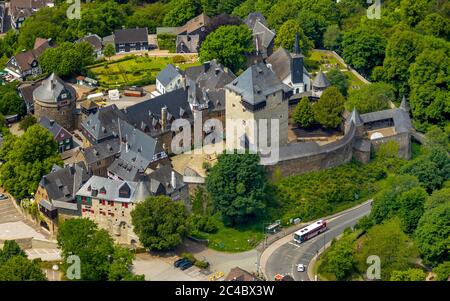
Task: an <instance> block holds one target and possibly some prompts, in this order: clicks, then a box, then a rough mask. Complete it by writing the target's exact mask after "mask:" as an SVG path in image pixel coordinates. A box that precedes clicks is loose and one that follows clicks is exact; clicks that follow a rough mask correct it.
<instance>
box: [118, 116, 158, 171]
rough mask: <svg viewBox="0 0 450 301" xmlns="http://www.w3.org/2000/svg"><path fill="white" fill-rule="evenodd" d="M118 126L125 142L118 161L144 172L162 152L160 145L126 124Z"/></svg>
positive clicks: (122, 123)
mask: <svg viewBox="0 0 450 301" xmlns="http://www.w3.org/2000/svg"><path fill="white" fill-rule="evenodd" d="M120 125H121V136H122V139H125V141H126V142H125V145H124V146H122V150H121V153H120V159H122V160H123V161H124V162H126V163H127V164H129V165H133V166H135V167H136V168H137V169H138V170H143V171H145V170H146V169H147V167H148V166H149V164H150V163H151V162H152V161H154V160H156V157H155V156H156V154H159V153H161V152H163V149H162V146H161V144H160V143H159V142H158V141H157V140H156V139H154V138H152V137H151V136H149V135H147V134H145V133H144V132H142V131H140V130H138V129H136V128H134V127H133V126H131V125H130V124H128V123H125V122H121V124H120Z"/></svg>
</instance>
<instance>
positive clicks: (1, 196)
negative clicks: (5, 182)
mask: <svg viewBox="0 0 450 301" xmlns="http://www.w3.org/2000/svg"><path fill="white" fill-rule="evenodd" d="M7 198H8V197H7V196H6V195H4V194H3V193H0V200H6V199H7Z"/></svg>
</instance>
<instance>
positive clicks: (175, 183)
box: [170, 170, 177, 189]
mask: <svg viewBox="0 0 450 301" xmlns="http://www.w3.org/2000/svg"><path fill="white" fill-rule="evenodd" d="M170 185H172V188H173V189H175V188H177V179H176V178H175V171H173V170H172V175H171V177H170Z"/></svg>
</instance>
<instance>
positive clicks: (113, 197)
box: [77, 176, 141, 203]
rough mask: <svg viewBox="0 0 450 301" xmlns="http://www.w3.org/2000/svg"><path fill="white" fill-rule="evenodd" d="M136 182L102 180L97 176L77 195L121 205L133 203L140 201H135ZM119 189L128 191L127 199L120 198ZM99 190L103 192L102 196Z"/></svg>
mask: <svg viewBox="0 0 450 301" xmlns="http://www.w3.org/2000/svg"><path fill="white" fill-rule="evenodd" d="M137 186H138V183H137V182H133V181H121V180H113V179H108V178H103V177H99V176H92V177H91V178H90V179H89V180H88V181H87V182H86V183H85V184H84V185H83V186H82V187H81V188H80V189H79V190H78V192H77V195H80V196H86V197H96V198H99V199H102V200H103V199H104V200H108V201H114V202H121V203H134V202H137V201H141V200H138V199H136V188H137ZM121 188H126V189H129V191H130V195H129V197H123V196H120V194H119V190H120V189H121ZM100 190H103V191H105V193H104V194H102V193H100Z"/></svg>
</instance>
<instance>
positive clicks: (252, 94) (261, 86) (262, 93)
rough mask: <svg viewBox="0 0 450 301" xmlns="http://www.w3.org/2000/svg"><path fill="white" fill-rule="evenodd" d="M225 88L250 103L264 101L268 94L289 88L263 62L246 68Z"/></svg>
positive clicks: (288, 89) (285, 90)
mask: <svg viewBox="0 0 450 301" xmlns="http://www.w3.org/2000/svg"><path fill="white" fill-rule="evenodd" d="M226 88H227V89H230V90H231V91H233V92H235V93H237V94H239V95H241V96H242V99H243V100H244V101H245V102H247V103H249V104H251V105H255V104H258V103H261V102H263V101H265V100H266V97H267V96H268V95H270V94H272V93H275V92H277V91H280V90H283V91H284V92H288V91H290V90H291V88H289V86H287V85H285V84H283V83H282V82H281V81H280V80H279V79H278V77H277V76H276V75H275V73H273V71H272V70H270V69H269V68H267V66H266V65H265V64H264V63H258V64H256V65H252V66H251V67H249V68H247V70H245V71H244V72H243V73H242V74H241V75H239V77H238V78H236V79H235V80H234V81H233V82H232V83H230V84H228V85H226Z"/></svg>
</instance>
